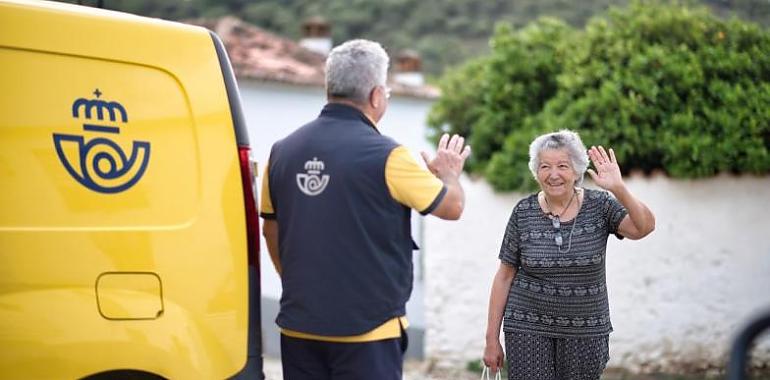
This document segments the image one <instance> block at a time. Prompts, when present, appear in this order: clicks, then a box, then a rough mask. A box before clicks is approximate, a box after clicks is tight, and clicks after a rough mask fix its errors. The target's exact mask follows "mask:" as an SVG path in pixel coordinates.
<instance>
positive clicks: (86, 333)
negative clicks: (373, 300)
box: [0, 1, 248, 379]
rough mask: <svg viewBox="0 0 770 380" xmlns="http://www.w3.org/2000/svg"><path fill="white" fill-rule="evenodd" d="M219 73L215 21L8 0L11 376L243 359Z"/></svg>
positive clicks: (224, 365)
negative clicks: (205, 23)
mask: <svg viewBox="0 0 770 380" xmlns="http://www.w3.org/2000/svg"><path fill="white" fill-rule="evenodd" d="M222 81H223V80H222V74H221V70H220V67H219V62H218V60H217V54H216V52H215V50H214V47H213V46H212V42H211V37H210V35H209V34H208V32H207V31H206V30H205V29H202V28H197V27H192V26H186V25H181V24H176V23H170V22H164V21H160V20H152V19H146V18H141V17H136V16H131V15H125V14H120V13H117V12H110V11H102V10H95V9H90V8H83V7H77V6H70V5H66V4H57V3H47V2H30V3H26V2H7V1H0V83H2V86H3V91H2V92H0V182H2V184H1V185H0V210H2V212H0V377H2V378H36V379H48V378H50V379H54V378H56V379H60V378H82V377H85V376H89V375H92V374H95V373H99V372H104V371H108V370H112V369H135V370H142V371H146V372H150V373H154V374H157V375H160V376H164V377H167V378H175V379H176V378H178V379H192V378H196V379H222V378H226V377H228V376H232V375H233V374H235V373H237V372H238V371H239V370H240V369H241V368H243V366H244V364H245V362H246V346H247V342H246V339H247V327H248V294H247V293H248V290H247V289H248V283H247V282H248V281H247V280H248V279H247V262H246V260H247V241H246V226H245V221H244V209H243V207H244V205H243V195H242V194H243V191H242V188H241V179H240V171H239V162H238V151H237V144H236V139H235V133H234V128H233V122H232V118H231V115H230V109H229V104H228V100H227V93H226V90H225V87H224V84H223V82H222ZM100 278H101V281H100Z"/></svg>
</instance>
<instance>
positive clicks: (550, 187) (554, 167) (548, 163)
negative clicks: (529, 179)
mask: <svg viewBox="0 0 770 380" xmlns="http://www.w3.org/2000/svg"><path fill="white" fill-rule="evenodd" d="M576 181H577V175H576V174H575V168H574V167H573V165H572V160H571V159H570V157H569V153H567V150H566V149H546V150H544V151H542V152H540V165H539V166H538V168H537V182H538V184H539V185H540V189H542V190H543V192H544V193H545V194H547V195H548V196H549V197H551V198H559V197H564V196H569V195H571V194H572V191H573V189H574V187H575V182H576Z"/></svg>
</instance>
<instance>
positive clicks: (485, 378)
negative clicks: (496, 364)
mask: <svg viewBox="0 0 770 380" xmlns="http://www.w3.org/2000/svg"><path fill="white" fill-rule="evenodd" d="M482 364H484V363H482ZM491 372H492V370H491V369H489V367H487V366H486V365H484V369H482V370H481V380H492V378H491V377H489V374H490V373H491ZM502 372H503V371H501V370H499V369H498V370H497V373H495V379H494V380H503V374H502Z"/></svg>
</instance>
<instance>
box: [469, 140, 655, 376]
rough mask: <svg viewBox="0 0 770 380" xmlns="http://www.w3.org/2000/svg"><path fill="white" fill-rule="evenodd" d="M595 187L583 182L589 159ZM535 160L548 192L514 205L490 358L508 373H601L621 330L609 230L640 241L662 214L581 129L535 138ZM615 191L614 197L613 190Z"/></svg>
mask: <svg viewBox="0 0 770 380" xmlns="http://www.w3.org/2000/svg"><path fill="white" fill-rule="evenodd" d="M589 156H590V158H591V161H592V162H593V164H594V167H595V168H596V170H595V171H594V170H591V169H588V173H589V174H590V175H591V178H592V179H593V180H594V182H595V183H596V185H598V186H599V187H601V188H602V189H604V190H607V191H601V190H591V189H584V188H581V187H579V186H580V184H581V183H582V181H583V176H584V174H585V172H586V168H587V167H588V157H589ZM529 157H530V159H529V168H530V170H531V171H532V174H533V175H534V176H535V179H536V180H537V183H538V184H539V185H540V190H541V191H540V192H538V193H537V194H531V195H530V196H528V197H526V198H524V199H522V200H521V201H519V203H518V204H517V205H516V206H515V207H514V208H513V212H512V213H511V217H510V220H509V221H508V226H507V228H506V231H505V236H504V237H503V243H502V247H501V248H500V254H499V258H500V268H499V269H498V270H497V274H496V275H495V278H494V280H493V283H492V291H491V295H490V300H489V316H488V325H487V333H486V348H485V350H484V363H485V364H486V365H487V366H488V367H490V368H491V370H492V371H493V372H494V371H497V370H498V369H499V368H500V367H501V366H502V365H503V359H504V354H503V348H502V346H501V345H500V326H501V324H502V325H503V330H504V333H505V347H506V350H505V351H506V353H507V355H508V378H509V379H527V380H541V379H542V380H546V379H548V380H551V379H553V380H555V379H560V380H566V379H569V380H573V379H574V380H577V379H581V380H582V379H599V376H600V375H601V373H602V371H603V370H604V367H605V366H606V364H607V360H608V359H609V347H608V338H609V333H610V332H611V331H612V325H611V323H610V310H609V305H608V300H607V285H606V278H605V253H606V249H607V238H608V237H609V236H610V235H615V236H616V237H617V238H618V239H623V238H629V239H632V240H637V239H641V238H643V237H645V236H647V235H648V234H649V233H650V232H652V230H653V229H654V228H655V217H654V216H653V214H652V212H651V211H650V209H649V208H647V206H645V205H644V203H642V202H641V201H640V200H639V199H637V198H636V197H634V195H633V194H631V192H630V191H629V190H628V188H627V187H626V185H625V184H624V183H623V178H622V177H621V175H620V168H619V167H618V163H617V161H616V159H615V153H614V152H613V150H612V149H609V152H607V151H605V149H604V148H603V147H602V146H599V147H598V148H597V147H591V149H590V150H588V153H587V154H586V148H585V146H584V145H583V143H582V142H581V141H580V137H579V136H578V135H577V133H575V132H571V131H568V130H562V131H559V132H555V133H549V134H545V135H542V136H539V137H538V138H536V139H535V140H534V141H533V142H532V144H531V145H530V148H529ZM610 193H612V195H610Z"/></svg>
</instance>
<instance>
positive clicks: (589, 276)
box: [499, 189, 627, 338]
mask: <svg viewBox="0 0 770 380" xmlns="http://www.w3.org/2000/svg"><path fill="white" fill-rule="evenodd" d="M626 214H627V211H626V209H625V207H623V205H621V204H620V202H618V201H617V200H616V199H615V198H614V197H612V196H611V195H610V194H609V193H608V192H606V191H600V190H590V189H587V190H585V195H584V199H583V204H582V205H581V208H580V211H579V212H578V215H577V217H576V218H574V219H573V220H571V221H567V222H562V223H561V226H560V227H559V230H560V232H561V235H562V240H563V243H562V246H561V250H562V252H564V251H566V250H567V247H568V246H569V240H570V233H571V234H572V237H571V238H572V246H571V248H570V249H569V252H566V253H559V250H558V246H557V245H556V241H555V234H556V233H557V229H556V228H555V227H554V226H553V222H552V221H551V219H550V218H549V217H548V216H547V215H546V214H545V213H544V212H543V210H542V209H541V208H540V205H539V203H538V201H537V194H532V195H530V196H528V197H526V198H524V199H522V200H521V201H519V203H518V204H517V205H516V207H514V208H513V212H512V213H511V218H510V220H509V221H508V227H507V228H506V230H505V236H504V237H503V244H502V247H501V248H500V255H499V258H500V260H502V262H503V263H505V264H507V265H510V266H513V267H514V268H516V269H517V273H516V276H515V277H514V280H513V283H512V284H511V290H510V292H509V293H508V301H507V303H506V305H505V317H504V319H503V330H504V331H505V332H525V333H530V334H536V335H543V336H549V337H557V338H563V337H581V336H597V335H606V334H609V333H610V332H611V331H612V324H611V323H610V308H609V303H608V300H607V281H606V277H605V255H606V252H607V238H608V237H609V235H610V234H615V235H616V236H617V237H618V238H621V239H622V237H621V236H620V235H618V234H617V229H618V225H619V224H620V221H621V220H623V217H624V216H625V215H626ZM574 223H577V224H575V225H574V229H573V224H574Z"/></svg>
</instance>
